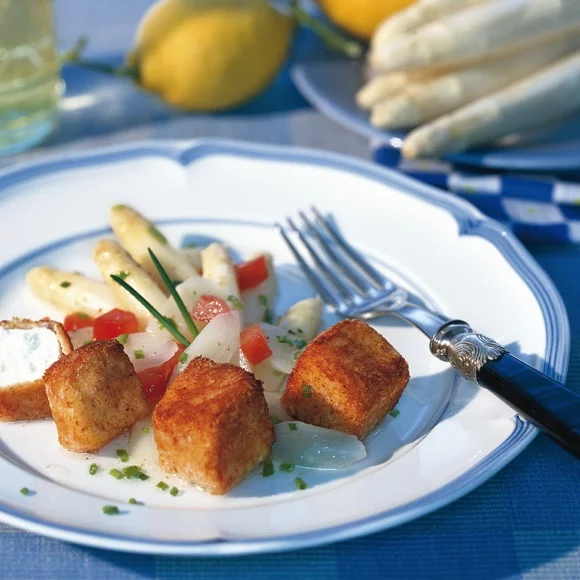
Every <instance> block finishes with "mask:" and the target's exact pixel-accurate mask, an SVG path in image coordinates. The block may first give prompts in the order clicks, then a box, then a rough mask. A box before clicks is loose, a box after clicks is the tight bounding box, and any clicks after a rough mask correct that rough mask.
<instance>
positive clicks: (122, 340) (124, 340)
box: [117, 334, 129, 345]
mask: <svg viewBox="0 0 580 580" xmlns="http://www.w3.org/2000/svg"><path fill="white" fill-rule="evenodd" d="M117 340H118V341H119V342H120V343H121V344H123V345H124V344H127V341H128V340H129V335H128V334H120V335H119V336H118V337H117Z"/></svg>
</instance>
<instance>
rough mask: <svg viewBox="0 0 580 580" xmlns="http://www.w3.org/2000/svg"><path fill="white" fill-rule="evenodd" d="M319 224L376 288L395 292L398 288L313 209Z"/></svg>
mask: <svg viewBox="0 0 580 580" xmlns="http://www.w3.org/2000/svg"><path fill="white" fill-rule="evenodd" d="M311 210H312V213H313V214H314V216H315V217H316V221H317V223H318V224H319V225H320V227H321V228H322V229H323V230H324V232H325V233H326V234H327V235H328V236H329V237H330V238H331V239H332V241H333V242H334V243H335V244H336V245H337V246H338V247H339V248H341V249H342V250H343V251H344V253H345V254H347V255H348V257H349V258H350V259H351V260H352V261H353V262H354V263H355V264H356V265H357V266H358V267H359V269H360V270H362V271H363V272H364V273H365V274H366V275H367V276H368V279H369V282H371V283H372V284H373V285H374V286H375V287H376V288H378V289H380V290H387V291H389V290H394V289H395V288H396V286H395V285H394V284H393V283H392V282H391V281H390V280H389V279H388V278H386V277H385V276H383V275H382V274H379V273H378V272H377V271H376V270H375V269H374V268H373V267H372V266H371V265H370V264H369V263H368V262H367V261H366V260H365V259H364V258H363V257H362V256H361V255H360V254H359V253H358V252H356V251H355V250H354V249H353V248H352V247H351V246H350V245H349V244H347V243H346V241H345V240H344V239H343V237H342V236H341V235H340V234H339V233H338V232H337V231H336V230H335V228H334V226H333V225H332V224H331V223H330V222H329V221H328V220H327V219H326V218H325V217H323V215H322V214H321V213H320V211H318V209H316V208H315V207H311Z"/></svg>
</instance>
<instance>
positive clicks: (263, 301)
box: [258, 294, 268, 306]
mask: <svg viewBox="0 0 580 580" xmlns="http://www.w3.org/2000/svg"><path fill="white" fill-rule="evenodd" d="M258 304H261V305H262V306H268V297H267V296H266V295H265V294H260V295H259V296H258Z"/></svg>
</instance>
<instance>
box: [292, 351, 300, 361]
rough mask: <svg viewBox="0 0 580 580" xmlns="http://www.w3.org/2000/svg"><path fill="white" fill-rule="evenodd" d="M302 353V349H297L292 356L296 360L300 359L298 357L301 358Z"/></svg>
mask: <svg viewBox="0 0 580 580" xmlns="http://www.w3.org/2000/svg"><path fill="white" fill-rule="evenodd" d="M301 354H302V351H301V350H297V351H296V352H295V353H294V354H293V355H292V358H293V359H294V360H298V359H299V358H300V355H301Z"/></svg>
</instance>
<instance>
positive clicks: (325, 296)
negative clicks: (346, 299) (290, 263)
mask: <svg viewBox="0 0 580 580" xmlns="http://www.w3.org/2000/svg"><path fill="white" fill-rule="evenodd" d="M274 227H275V228H276V229H277V230H278V232H279V233H280V234H281V235H282V237H283V238H284V241H285V242H286V245H287V246H288V248H290V251H291V252H292V254H293V255H294V257H295V258H296V261H297V262H298V264H299V266H300V269H301V270H302V272H304V274H306V277H307V278H308V280H309V281H310V283H311V284H312V286H314V288H315V289H316V292H318V294H319V295H320V297H321V298H322V300H323V301H324V302H326V303H327V304H330V305H331V306H334V308H337V307H338V303H339V301H338V300H337V299H336V297H335V296H334V295H333V294H332V292H331V291H330V290H329V289H328V288H327V287H326V285H325V284H324V282H323V281H322V280H321V279H320V278H319V277H318V276H317V275H316V274H315V273H314V271H313V270H312V268H311V267H310V266H309V265H308V263H307V262H306V260H304V258H303V257H302V256H301V255H300V252H298V250H297V249H296V246H295V245H294V242H292V240H291V239H290V238H289V237H288V234H287V233H286V230H284V228H283V227H282V226H281V225H280V224H278V223H277V224H275V225H274Z"/></svg>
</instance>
